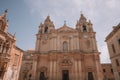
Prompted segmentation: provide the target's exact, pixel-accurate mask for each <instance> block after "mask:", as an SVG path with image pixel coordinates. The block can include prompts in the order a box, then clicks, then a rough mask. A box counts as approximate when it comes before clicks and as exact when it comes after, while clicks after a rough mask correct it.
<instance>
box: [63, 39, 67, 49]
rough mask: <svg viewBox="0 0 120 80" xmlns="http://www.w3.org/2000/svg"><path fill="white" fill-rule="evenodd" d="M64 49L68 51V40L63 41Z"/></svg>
mask: <svg viewBox="0 0 120 80" xmlns="http://www.w3.org/2000/svg"><path fill="white" fill-rule="evenodd" d="M63 51H68V43H67V42H66V41H65V42H63Z"/></svg>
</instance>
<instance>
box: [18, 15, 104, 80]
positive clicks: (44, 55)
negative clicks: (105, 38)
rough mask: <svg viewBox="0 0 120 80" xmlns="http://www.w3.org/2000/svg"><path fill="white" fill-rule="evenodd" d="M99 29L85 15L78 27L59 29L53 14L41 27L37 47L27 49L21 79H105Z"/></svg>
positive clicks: (78, 22) (37, 35)
mask: <svg viewBox="0 0 120 80" xmlns="http://www.w3.org/2000/svg"><path fill="white" fill-rule="evenodd" d="M95 34H96V32H95V31H94V30H93V25H92V23H91V21H87V19H86V18H85V17H84V15H83V14H81V16H80V19H79V20H78V21H77V24H76V28H75V29H74V28H71V27H69V26H67V24H66V23H65V24H64V25H63V26H62V27H60V28H58V29H55V26H54V23H53V22H52V21H51V19H50V16H47V18H46V19H45V21H44V23H41V24H40V26H39V30H38V33H37V34H36V37H37V38H36V48H35V50H30V51H26V53H25V54H24V56H23V63H22V68H21V72H20V78H19V80H103V73H102V68H101V64H100V58H99V55H100V52H99V51H98V49H97V43H96V37H95Z"/></svg>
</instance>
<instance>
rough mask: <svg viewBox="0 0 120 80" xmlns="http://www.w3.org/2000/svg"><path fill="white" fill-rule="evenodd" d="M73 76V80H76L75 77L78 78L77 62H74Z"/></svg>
mask: <svg viewBox="0 0 120 80" xmlns="http://www.w3.org/2000/svg"><path fill="white" fill-rule="evenodd" d="M74 76H75V77H74V78H75V79H74V80H77V77H78V76H77V61H75V73H74Z"/></svg>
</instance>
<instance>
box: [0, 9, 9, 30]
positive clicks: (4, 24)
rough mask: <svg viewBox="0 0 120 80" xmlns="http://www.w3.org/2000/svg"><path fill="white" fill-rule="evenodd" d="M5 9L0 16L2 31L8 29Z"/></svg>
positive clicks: (0, 28)
mask: <svg viewBox="0 0 120 80" xmlns="http://www.w3.org/2000/svg"><path fill="white" fill-rule="evenodd" d="M6 14H7V10H5V11H4V13H3V14H2V15H1V16H0V30H1V31H3V32H7V29H8V21H7V20H6Z"/></svg>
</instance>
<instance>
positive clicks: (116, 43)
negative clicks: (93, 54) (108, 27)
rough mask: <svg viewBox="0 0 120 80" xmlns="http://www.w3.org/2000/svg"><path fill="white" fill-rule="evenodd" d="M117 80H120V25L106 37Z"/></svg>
mask: <svg viewBox="0 0 120 80" xmlns="http://www.w3.org/2000/svg"><path fill="white" fill-rule="evenodd" d="M105 41H106V42H107V46H108V50H109V54H110V59H111V63H112V67H113V72H114V75H115V80H120V23H119V24H118V25H117V26H114V27H113V30H112V32H111V33H110V34H109V35H108V36H107V37H106V40H105Z"/></svg>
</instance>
